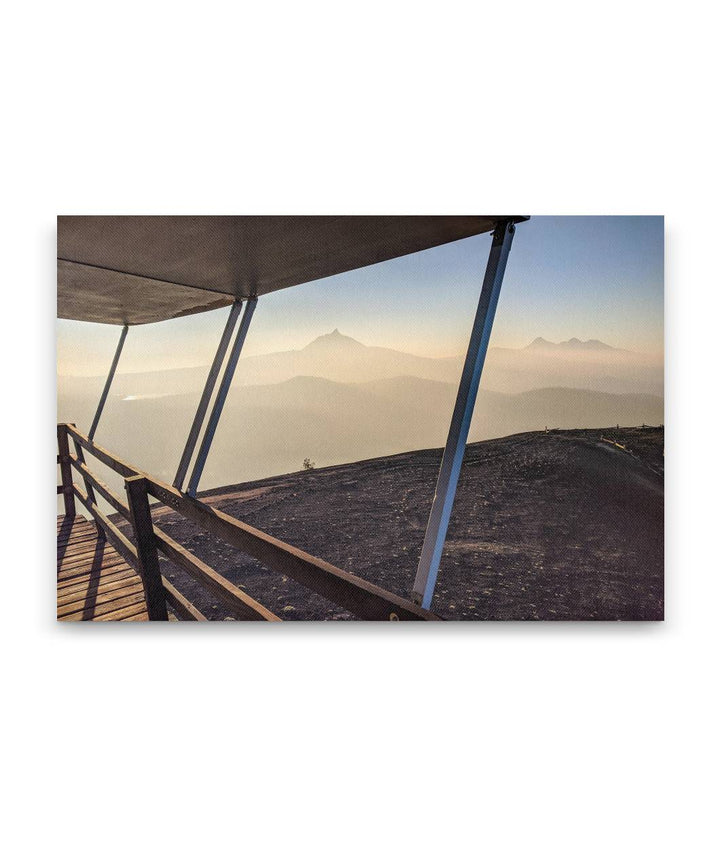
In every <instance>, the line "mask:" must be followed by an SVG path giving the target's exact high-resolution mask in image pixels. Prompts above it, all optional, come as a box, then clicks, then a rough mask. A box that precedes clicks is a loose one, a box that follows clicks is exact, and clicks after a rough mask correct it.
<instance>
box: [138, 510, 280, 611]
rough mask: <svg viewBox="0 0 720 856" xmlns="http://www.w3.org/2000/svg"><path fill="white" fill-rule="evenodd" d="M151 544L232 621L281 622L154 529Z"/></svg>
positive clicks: (259, 604) (195, 557)
mask: <svg viewBox="0 0 720 856" xmlns="http://www.w3.org/2000/svg"><path fill="white" fill-rule="evenodd" d="M155 541H156V544H157V547H158V550H160V552H161V553H163V554H164V555H165V556H167V557H168V559H170V561H171V562H174V563H175V564H176V565H177V566H178V567H179V568H182V570H183V571H185V573H186V574H188V575H189V576H191V577H192V578H193V579H194V580H196V581H197V582H199V583H201V584H202V585H204V586H205V587H206V588H207V589H209V590H210V591H211V592H212V593H213V594H215V595H217V596H218V597H219V598H220V599H221V600H222V601H223V602H224V603H225V605H226V606H228V607H230V609H231V610H232V613H233V615H234V616H235V618H238V619H240V620H241V621H281V619H280V618H278V617H277V615H275V614H274V613H272V612H270V610H269V609H266V608H265V607H264V606H263V605H262V604H261V603H258V602H257V601H256V600H253V598H251V597H250V595H248V594H245V592H244V591H242V589H239V588H238V587H237V586H234V585H233V584H232V583H231V582H230V581H229V580H227V579H225V577H224V576H222V574H219V573H218V572H217V571H215V570H213V569H212V568H211V567H210V566H209V565H206V564H205V562H203V561H201V560H200V559H198V558H197V556H193V554H192V553H190V552H189V551H188V550H186V549H185V548H184V547H182V546H181V545H180V544H178V543H177V542H176V541H174V540H173V539H172V538H170V537H169V536H168V535H166V534H165V533H164V532H162V531H161V530H160V529H158V528H157V526H156V527H155Z"/></svg>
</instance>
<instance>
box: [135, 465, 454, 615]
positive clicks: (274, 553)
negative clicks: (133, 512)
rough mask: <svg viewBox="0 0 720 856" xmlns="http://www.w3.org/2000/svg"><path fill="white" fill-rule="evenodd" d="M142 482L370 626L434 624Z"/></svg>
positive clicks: (398, 601)
mask: <svg viewBox="0 0 720 856" xmlns="http://www.w3.org/2000/svg"><path fill="white" fill-rule="evenodd" d="M146 483H147V490H148V493H149V494H150V495H151V496H154V497H155V498H156V499H159V500H160V501H161V502H163V503H165V505H167V506H169V507H170V508H173V509H175V510H176V511H178V512H179V513H180V514H182V515H183V516H185V517H187V518H188V519H189V520H192V521H194V522H195V523H197V524H199V525H200V526H202V527H204V528H205V529H206V530H207V531H208V532H211V533H212V534H213V535H217V536H218V537H219V538H222V539H223V540H224V541H227V543H228V544H232V545H233V546H234V547H237V548H238V549H240V550H242V551H243V552H244V553H247V554H248V555H250V556H253V557H254V558H255V559H258V560H259V561H260V562H262V564H263V565H265V566H266V567H268V568H270V569H271V570H275V571H279V572H280V573H282V574H286V575H287V576H289V577H292V578H293V579H294V580H297V581H298V582H299V583H302V585H304V586H306V587H307V588H309V589H312V590H313V591H315V592H317V593H318V594H320V595H322V596H323V597H326V598H327V599H328V600H331V601H333V602H334V603H336V604H338V605H339V606H342V607H344V608H345V609H347V610H349V611H350V612H352V613H353V614H354V615H357V616H358V617H359V618H364V619H366V620H370V621H388V620H410V621H428V620H429V621H432V620H438V619H437V616H435V615H433V614H432V613H431V612H428V611H427V610H425V609H422V608H421V607H419V606H416V605H415V604H413V603H411V602H410V601H408V600H405V599H404V598H401V597H398V596H397V595H395V594H392V593H391V592H388V591H385V590H384V589H382V588H380V587H379V586H376V585H373V584H372V583H368V582H366V581H365V580H363V579H361V578H360V577H356V576H355V575H354V574H349V573H348V572H347V571H342V570H340V568H336V567H334V566H333V565H331V564H330V563H329V562H325V561H323V560H322V559H317V558H315V556H311V555H310V554H309V553H306V552H304V551H303V550H299V549H298V548H297V547H292V546H290V545H289V544H285V543H284V542H283V541H280V540H278V539H277V538H273V537H272V536H271V535H268V534H267V533H265V532H261V531H260V530H259V529H255V528H254V527H252V526H248V524H247V523H242V522H241V521H239V520H235V518H233V517H230V515H228V514H225V513H224V512H222V511H218V509H216V508H212V507H210V506H209V505H205V503H203V502H200V501H199V500H197V499H191V498H190V497H187V496H185V495H183V494H181V493H180V492H179V491H178V490H176V489H175V488H171V487H170V486H168V485H163V484H161V483H159V482H156V481H155V480H154V479H152V478H150V477H147V478H146Z"/></svg>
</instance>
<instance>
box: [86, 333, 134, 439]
mask: <svg viewBox="0 0 720 856" xmlns="http://www.w3.org/2000/svg"><path fill="white" fill-rule="evenodd" d="M127 332H128V325H127V324H126V325H125V326H124V327H123V328H122V332H121V333H120V341H119V342H118V344H117V348H116V349H115V356H114V357H113V361H112V363H111V364H110V371H109V372H108V376H107V380H106V381H105V388H104V389H103V391H102V395H101V396H100V401H99V402H98V406H97V410H96V411H95V418H94V419H93V421H92V425H91V426H90V431H89V432H88V438H89V439H90V440H92V439H93V438H94V437H95V431H96V430H97V427H98V422H99V421H100V417H101V416H102V412H103V408H104V407H105V402H106V401H107V397H108V393H109V392H110V387H111V386H112V382H113V378H114V377H115V369H116V368H117V365H118V362H119V360H120V354H121V353H122V349H123V345H124V344H125V337H126V336H127Z"/></svg>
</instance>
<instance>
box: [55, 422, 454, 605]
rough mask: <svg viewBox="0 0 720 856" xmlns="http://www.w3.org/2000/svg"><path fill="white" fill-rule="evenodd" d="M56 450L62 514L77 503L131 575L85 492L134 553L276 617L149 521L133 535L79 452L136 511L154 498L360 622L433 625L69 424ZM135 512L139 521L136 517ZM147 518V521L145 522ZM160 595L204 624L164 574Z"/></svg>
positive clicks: (117, 503)
mask: <svg viewBox="0 0 720 856" xmlns="http://www.w3.org/2000/svg"><path fill="white" fill-rule="evenodd" d="M61 437H62V439H61ZM68 437H69V438H72V440H73V442H74V444H75V447H76V449H77V450H78V454H76V455H72V454H71V453H70V452H69V449H68ZM58 446H59V451H60V454H59V456H58V461H59V463H60V467H61V471H62V476H63V483H62V485H61V486H60V487H59V489H58V492H59V493H60V492H63V493H64V496H65V498H66V513H70V512H69V511H68V505H67V498H68V496H69V497H70V499H71V500H73V499H74V498H77V499H78V500H79V501H80V503H81V504H82V505H83V507H84V508H86V509H87V510H88V512H89V513H90V514H91V516H92V517H93V519H94V520H95V522H96V523H97V524H98V526H99V527H100V528H101V529H102V531H103V532H104V533H105V534H106V535H107V537H108V540H109V541H110V543H111V544H112V545H113V546H114V547H115V549H116V550H117V551H118V552H119V553H120V555H121V556H123V558H124V559H125V560H126V561H127V562H128V564H130V565H132V567H134V568H135V569H136V570H138V572H139V573H140V575H141V576H143V571H144V569H143V561H142V556H141V555H140V554H139V553H138V548H137V547H136V546H135V545H133V544H132V543H131V542H130V541H129V539H128V538H126V536H124V535H123V534H122V532H121V531H120V530H119V529H118V527H117V526H115V524H114V523H113V522H112V521H111V520H110V519H109V518H108V517H107V516H106V515H105V514H103V513H102V511H101V510H100V509H99V508H98V506H97V503H96V502H94V501H93V498H92V497H91V496H90V495H89V493H90V491H92V490H93V489H94V490H95V491H97V493H98V494H99V495H100V496H101V497H102V498H103V499H104V500H105V502H107V503H108V504H109V505H110V506H111V507H112V508H114V509H115V511H116V512H118V513H119V514H120V515H121V516H122V517H124V518H125V519H126V520H127V521H128V522H130V523H131V525H132V526H133V531H134V534H135V537H136V541H137V540H138V537H140V539H141V540H144V542H145V543H144V546H143V550H141V553H142V552H143V551H147V550H151V551H155V552H156V553H157V552H159V553H162V555H163V556H164V557H165V558H167V559H168V560H169V561H171V562H172V563H173V564H175V565H176V566H177V567H179V568H181V569H182V570H183V571H184V572H185V573H186V574H188V575H189V576H190V577H191V578H192V579H194V580H195V581H196V582H198V583H200V584H201V585H202V586H203V587H204V588H205V589H207V590H208V591H210V592H211V593H212V594H213V595H214V596H216V597H217V598H219V599H220V600H221V601H222V602H223V604H224V605H225V606H226V607H227V608H228V609H229V611H230V612H231V613H232V614H233V615H234V616H235V617H236V618H239V619H242V620H255V621H279V620H280V619H279V618H278V616H276V615H274V614H273V613H272V612H271V611H270V610H269V609H267V608H266V607H264V606H263V605H262V604H260V603H258V602H257V601H256V600H254V599H253V598H251V597H250V596H249V595H248V594H246V593H245V592H244V591H242V589H240V588H239V587H237V586H235V585H233V584H232V583H231V582H230V581H229V580H227V579H226V578H225V577H223V576H222V574H220V573H219V572H217V571H216V570H214V569H213V568H211V567H210V566H209V565H207V564H206V563H204V562H203V561H202V560H200V559H199V558H198V557H197V556H194V555H193V554H192V553H190V552H189V551H188V550H186V549H185V548H184V547H183V546H182V545H180V544H179V543H177V541H175V540H174V539H172V538H171V537H170V536H169V535H167V533H165V532H163V531H162V530H161V529H159V528H158V527H157V526H156V525H154V524H152V522H150V523H149V524H148V526H147V527H146V528H147V532H146V533H145V535H144V537H143V535H142V533H141V535H140V536H138V526H139V524H138V520H137V519H134V518H133V513H132V511H131V509H130V507H129V505H128V504H126V503H125V502H123V500H122V499H121V498H120V497H119V496H117V494H115V493H113V491H112V490H111V489H110V488H109V487H108V486H107V485H106V484H105V483H104V482H102V481H101V480H100V479H99V478H98V477H97V476H96V475H95V474H94V473H93V472H92V471H91V470H90V469H89V467H88V466H87V464H86V463H85V461H84V459H83V457H82V455H81V453H80V450H81V449H84V450H85V451H86V452H88V453H89V454H90V455H92V456H93V457H94V458H95V459H96V460H98V461H100V462H101V463H102V464H104V465H105V466H107V467H109V468H110V469H111V470H113V471H114V472H116V473H118V475H120V476H122V477H123V479H125V485H126V490H128V487H129V485H132V490H133V495H134V496H136V497H137V498H138V499H137V502H138V503H139V505H140V506H142V505H143V499H142V496H143V494H144V497H145V499H144V501H145V502H147V501H148V497H150V496H151V497H153V498H154V499H155V500H157V501H158V502H159V503H161V504H163V505H165V506H167V507H168V508H171V509H172V510H174V511H176V512H177V513H178V514H180V515H181V516H182V517H184V518H185V519H187V520H190V521H192V522H193V523H195V524H197V525H199V526H200V527H202V528H203V529H204V530H205V531H207V532H209V533H211V534H212V535H214V536H216V537H218V538H220V539H221V540H223V541H225V542H226V543H228V544H230V545H231V546H234V547H236V548H237V549H239V550H241V551H242V552H243V553H245V554H247V555H249V556H251V557H252V558H254V559H257V560H258V561H259V562H260V563H261V564H263V565H264V566H265V567H267V568H268V569H270V570H272V571H276V572H280V573H282V574H284V575H286V576H288V577H290V578H292V579H294V580H296V581H297V582H299V583H301V584H302V585H303V586H305V587H306V588H308V589H310V590H312V591H314V592H316V593H318V594H320V595H321V596H323V597H325V598H327V599H328V600H330V601H332V602H333V603H335V604H337V605H339V606H341V607H343V608H344V609H346V610H348V611H349V612H351V613H352V614H353V615H355V616H357V617H359V618H363V619H366V620H381V621H386V620H414V621H418V620H420V621H423V620H437V617H436V616H435V615H433V614H432V613H430V612H428V611H427V610H424V609H422V608H421V607H419V606H416V605H415V604H414V603H412V602H411V601H409V600H406V599H405V598H402V597H399V596H398V595H395V594H393V593H392V592H389V591H386V590H385V589H382V588H380V587H379V586H376V585H373V584H372V583H369V582H367V581H365V580H363V579H362V578H360V577H357V576H355V575H354V574H350V573H348V572H347V571H343V570H341V569H340V568H337V567H335V566H334V565H331V564H330V563H329V562H325V561H324V560H322V559H318V558H316V557H315V556H312V555H310V554H309V553H306V552H305V551H303V550H300V549H298V548H297V547H293V546H291V545H290V544H286V543H285V542H283V541H281V540H279V539H277V538H274V537H273V536H271V535H268V534H267V533H265V532H262V531H261V530H259V529H256V528H254V527H252V526H249V525H248V524H246V523H243V522H242V521H240V520H237V519H235V518H234V517H231V516H230V515H228V514H225V513H224V512H222V511H219V510H218V509H216V508H213V507H212V506H209V505H207V504H205V503H204V502H202V500H199V499H195V498H191V497H189V496H188V495H186V494H183V493H181V492H180V491H179V490H177V489H176V488H174V487H171V486H170V485H167V484H164V483H163V482H160V481H158V480H157V479H154V478H153V477H152V476H150V475H148V474H147V473H144V472H142V471H140V470H139V469H137V468H136V467H133V466H131V465H130V464H128V463H126V462H125V461H123V460H122V459H120V458H118V457H117V456H116V455H114V454H113V453H111V452H109V451H108V450H107V449H104V448H103V447H102V446H98V445H97V444H96V443H94V442H93V441H91V440H90V439H89V438H88V437H87V436H86V435H84V434H82V432H80V431H78V430H77V428H76V427H75V426H74V425H69V424H65V425H59V426H58ZM72 469H75V470H76V471H77V473H78V475H79V476H81V478H82V479H83V481H84V482H85V485H86V488H88V489H89V490H88V492H84V491H82V490H81V489H80V488H78V487H77V485H72ZM68 483H69V484H71V485H72V488H71V491H70V493H69V494H68V491H67V485H68ZM148 507H149V506H148ZM73 513H74V510H73ZM148 513H149V512H148ZM140 514H141V516H142V512H140ZM149 519H150V520H151V518H149ZM140 528H142V527H140ZM118 545H119V546H118ZM155 561H156V559H154V558H153V556H152V555H151V554H148V562H149V564H150V566H152V567H154V565H155ZM148 574H150V576H152V571H147V569H145V575H146V576H147V575H148ZM143 583H144V585H145V587H146V598H147V591H148V583H147V582H146V580H145V578H143ZM150 588H152V586H150ZM162 591H163V594H164V600H165V601H167V603H169V604H170V606H171V607H172V609H173V610H174V611H175V613H176V615H177V616H178V617H180V618H184V619H187V620H193V619H195V620H203V616H201V615H200V613H199V612H198V610H197V609H196V608H195V607H193V606H192V604H190V602H189V601H187V599H185V598H183V596H182V595H181V594H180V593H179V592H178V591H177V589H175V588H174V587H173V586H171V584H170V583H169V582H168V581H167V580H166V579H165V578H164V577H162ZM156 606H157V605H156ZM149 607H150V604H149Z"/></svg>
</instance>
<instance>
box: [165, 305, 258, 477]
mask: <svg viewBox="0 0 720 856" xmlns="http://www.w3.org/2000/svg"><path fill="white" fill-rule="evenodd" d="M241 306H242V301H240V300H236V301H235V303H233V305H232V306H231V307H230V314H229V315H228V319H227V323H226V324H225V329H224V330H223V333H222V336H221V337H220V343H219V344H218V348H217V351H216V352H215V358H214V359H213V361H212V365H211V366H210V371H209V372H208V376H207V380H206V381H205V388H204V389H203V391H202V395H201V396H200V402H199V403H198V407H197V411H196V413H195V419H194V420H193V423H192V426H191V427H190V433H189V434H188V438H187V442H186V443H185V448H184V450H183V453H182V457H181V458H180V464H179V465H178V469H177V473H176V474H175V480H174V481H173V487H176V488H177V489H178V490H182V485H183V482H184V481H185V476H186V475H187V471H188V467H189V466H190V459H191V458H192V454H193V452H194V451H195V446H196V444H197V440H198V436H199V435H200V429H201V428H202V424H203V421H204V419H205V414H206V413H207V409H208V405H209V404H210V398H211V396H212V393H213V390H214V389H215V383H216V382H217V378H218V375H219V374H220V369H221V367H222V364H223V360H224V359H225V354H226V353H227V349H228V345H229V344H230V339H231V337H232V334H233V330H234V329H235V324H236V323H237V319H238V317H239V316H240V308H241Z"/></svg>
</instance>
